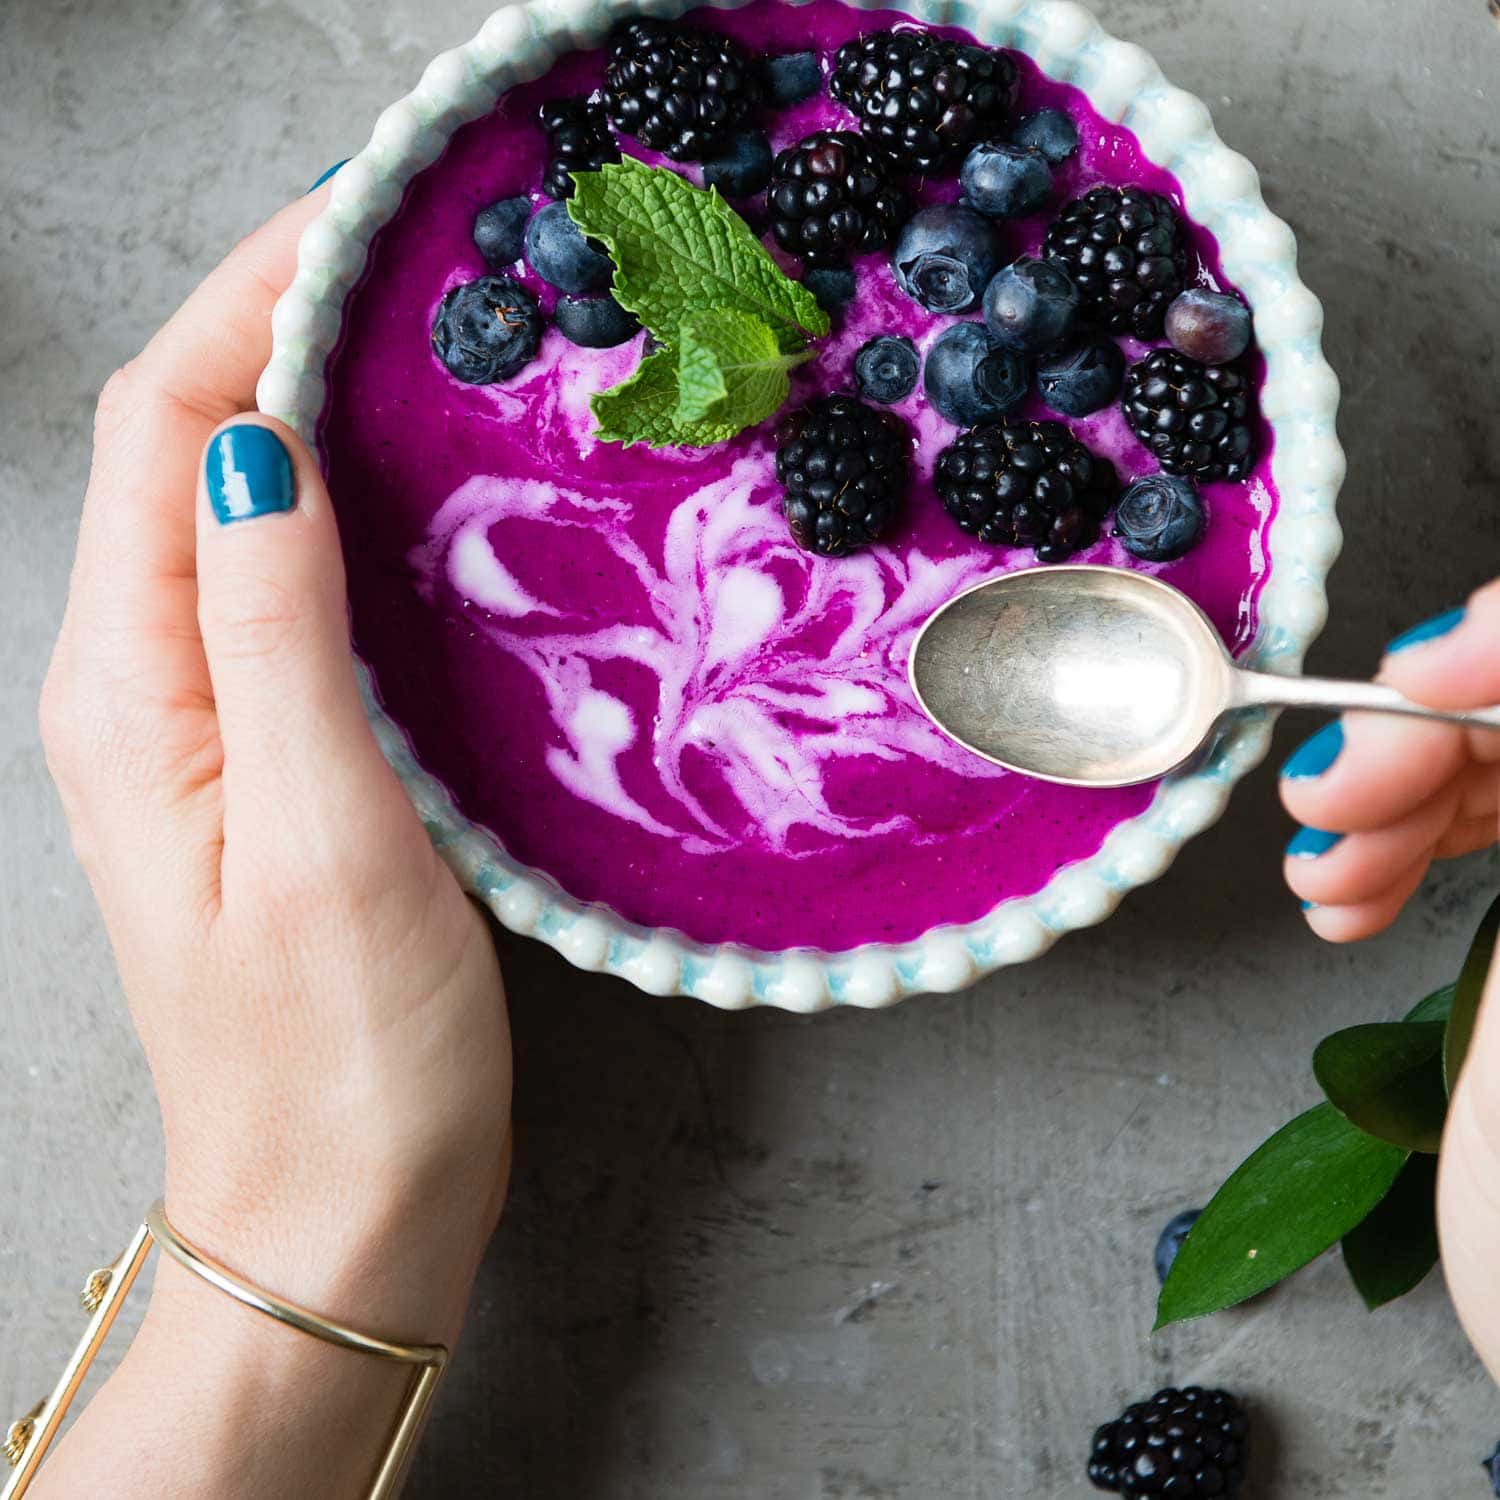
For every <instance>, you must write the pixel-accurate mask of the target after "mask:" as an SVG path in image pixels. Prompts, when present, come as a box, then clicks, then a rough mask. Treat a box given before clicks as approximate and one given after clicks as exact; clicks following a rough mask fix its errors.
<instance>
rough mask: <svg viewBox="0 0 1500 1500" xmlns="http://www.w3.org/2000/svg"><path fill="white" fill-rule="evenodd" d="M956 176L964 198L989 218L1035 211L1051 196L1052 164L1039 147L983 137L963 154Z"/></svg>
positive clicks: (1020, 215) (1003, 217)
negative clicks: (1012, 143) (982, 140)
mask: <svg viewBox="0 0 1500 1500" xmlns="http://www.w3.org/2000/svg"><path fill="white" fill-rule="evenodd" d="M958 180H959V182H960V183H962V184H963V190H964V202H965V203H967V204H968V205H969V207H970V208H975V209H978V210H979V212H980V213H982V214H988V215H989V216H990V217H991V218H992V219H1019V218H1021V217H1022V216H1023V215H1025V214H1034V213H1035V212H1036V211H1037V209H1039V208H1040V207H1041V206H1042V205H1043V204H1044V203H1045V202H1046V201H1047V199H1048V198H1050V197H1051V196H1052V168H1051V167H1049V166H1048V165H1047V158H1046V157H1045V156H1043V155H1042V153H1041V152H1040V151H1037V150H1034V149H1033V148H1032V147H1030V146H1013V145H1011V144H1010V142H1008V141H986V142H984V143H983V144H982V145H979V146H975V148H974V149H973V150H972V151H971V152H969V154H968V155H967V156H966V157H964V164H963V166H962V167H961V168H960V169H959V173H958Z"/></svg>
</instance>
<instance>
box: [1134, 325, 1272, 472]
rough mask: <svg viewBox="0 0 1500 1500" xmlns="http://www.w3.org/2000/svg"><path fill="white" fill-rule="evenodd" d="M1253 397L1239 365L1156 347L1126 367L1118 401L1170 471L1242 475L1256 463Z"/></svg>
mask: <svg viewBox="0 0 1500 1500" xmlns="http://www.w3.org/2000/svg"><path fill="white" fill-rule="evenodd" d="M1250 396H1251V382H1250V377H1249V375H1248V374H1247V373H1246V372H1245V371H1244V370H1243V369H1241V368H1240V367H1239V366H1237V365H1202V364H1199V363H1198V361H1197V360H1196V359H1189V358H1188V357H1187V355H1185V354H1178V353H1176V352H1175V351H1174V350H1171V349H1157V350H1155V351H1153V352H1152V353H1151V354H1148V355H1147V356H1146V357H1145V359H1143V360H1141V361H1140V363H1139V364H1134V365H1132V366H1131V367H1130V369H1129V370H1128V371H1127V372H1126V375H1125V389H1124V391H1123V392H1122V394H1121V396H1120V405H1121V407H1122V408H1123V409H1124V412H1125V420H1126V421H1127V422H1128V423H1129V424H1130V430H1131V431H1132V432H1133V433H1135V435H1136V436H1137V437H1138V438H1139V439H1140V440H1141V441H1142V442H1143V443H1144V444H1145V445H1146V446H1147V447H1148V448H1149V449H1150V450H1151V451H1152V453H1154V454H1155V455H1156V458H1157V461H1158V462H1159V463H1160V464H1161V466H1162V468H1163V469H1164V470H1165V471H1166V472H1167V473H1168V474H1186V475H1189V476H1190V477H1191V478H1193V479H1200V480H1210V479H1243V478H1244V477H1245V476H1246V475H1247V474H1248V473H1249V472H1250V468H1251V466H1252V464H1254V462H1255V438H1254V436H1253V434H1252V433H1251V430H1250V426H1249V418H1250Z"/></svg>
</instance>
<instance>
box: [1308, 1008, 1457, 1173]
mask: <svg viewBox="0 0 1500 1500" xmlns="http://www.w3.org/2000/svg"><path fill="white" fill-rule="evenodd" d="M1446 1029H1447V1028H1446V1027H1445V1026H1444V1024H1443V1022H1441V1021H1387V1022H1379V1023H1376V1024H1374V1025H1370V1026H1351V1027H1349V1029H1348V1030H1347V1031H1336V1032H1335V1033H1334V1034H1333V1035H1332V1036H1330V1037H1326V1038H1325V1039H1324V1040H1323V1041H1322V1042H1320V1043H1319V1044H1318V1048H1317V1050H1316V1051H1315V1052H1314V1053H1313V1072H1314V1074H1316V1076H1317V1080H1318V1085H1319V1087H1320V1088H1321V1089H1322V1090H1323V1092H1324V1094H1326V1095H1327V1096H1328V1102H1329V1103H1330V1104H1332V1105H1333V1107H1334V1108H1335V1109H1336V1110H1338V1112H1339V1113H1340V1114H1341V1115H1343V1117H1344V1118H1345V1119H1346V1120H1348V1121H1349V1123H1350V1124H1351V1125H1357V1126H1358V1127H1359V1128H1360V1129H1361V1130H1363V1131H1365V1132H1366V1133H1368V1134H1369V1135H1373V1136H1377V1137H1379V1139H1381V1140H1382V1141H1389V1142H1390V1143H1391V1145H1393V1146H1400V1147H1401V1149H1402V1150H1403V1151H1427V1152H1434V1153H1435V1152H1436V1151H1437V1149H1438V1147H1439V1145H1440V1144H1441V1143H1442V1139H1443V1121H1444V1119H1445V1118H1446V1116H1447V1113H1448V1094H1447V1091H1446V1090H1445V1089H1444V1087H1443V1064H1442V1057H1443V1033H1444V1031H1445V1030H1446Z"/></svg>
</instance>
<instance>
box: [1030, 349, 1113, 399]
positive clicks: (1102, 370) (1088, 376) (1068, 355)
mask: <svg viewBox="0 0 1500 1500" xmlns="http://www.w3.org/2000/svg"><path fill="white" fill-rule="evenodd" d="M1124 379H1125V355H1124V352H1123V351H1122V350H1121V348H1120V346H1119V345H1118V344H1117V343H1115V341H1114V340H1113V339H1109V338H1091V339H1085V340H1084V341H1083V342H1082V343H1079V344H1071V345H1068V346H1066V347H1064V348H1062V349H1055V350H1054V351H1053V352H1052V353H1051V354H1046V355H1043V356H1042V358H1041V359H1039V360H1038V361H1037V366H1036V388H1037V392H1038V394H1039V395H1040V396H1041V398H1042V400H1043V401H1044V402H1046V404H1047V405H1048V406H1049V407H1051V409H1052V410H1053V411H1055V412H1057V413H1058V415H1060V416H1064V417H1086V416H1088V414H1089V413H1090V412H1093V411H1099V410H1101V409H1102V408H1104V407H1106V406H1108V405H1109V404H1110V403H1111V402H1112V401H1113V400H1114V399H1115V397H1116V396H1118V395H1119V394H1120V385H1121V383H1122V382H1123V381H1124Z"/></svg>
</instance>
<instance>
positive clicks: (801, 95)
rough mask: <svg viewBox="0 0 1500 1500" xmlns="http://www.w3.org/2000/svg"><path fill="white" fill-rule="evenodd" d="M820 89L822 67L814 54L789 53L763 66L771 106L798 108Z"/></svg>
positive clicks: (772, 59)
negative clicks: (764, 67)
mask: <svg viewBox="0 0 1500 1500" xmlns="http://www.w3.org/2000/svg"><path fill="white" fill-rule="evenodd" d="M822 87H823V64H822V63H821V62H820V61H819V59H818V54H817V53H816V52H788V53H787V54H786V56H784V57H772V58H769V59H768V60H767V62H766V93H767V94H768V95H769V97H770V100H771V103H772V104H777V105H780V106H781V107H782V108H785V107H786V106H787V105H789V104H801V103H802V101H803V100H804V99H811V98H812V96H813V95H814V94H816V93H817V92H818V90H819V89H820V88H822Z"/></svg>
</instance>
